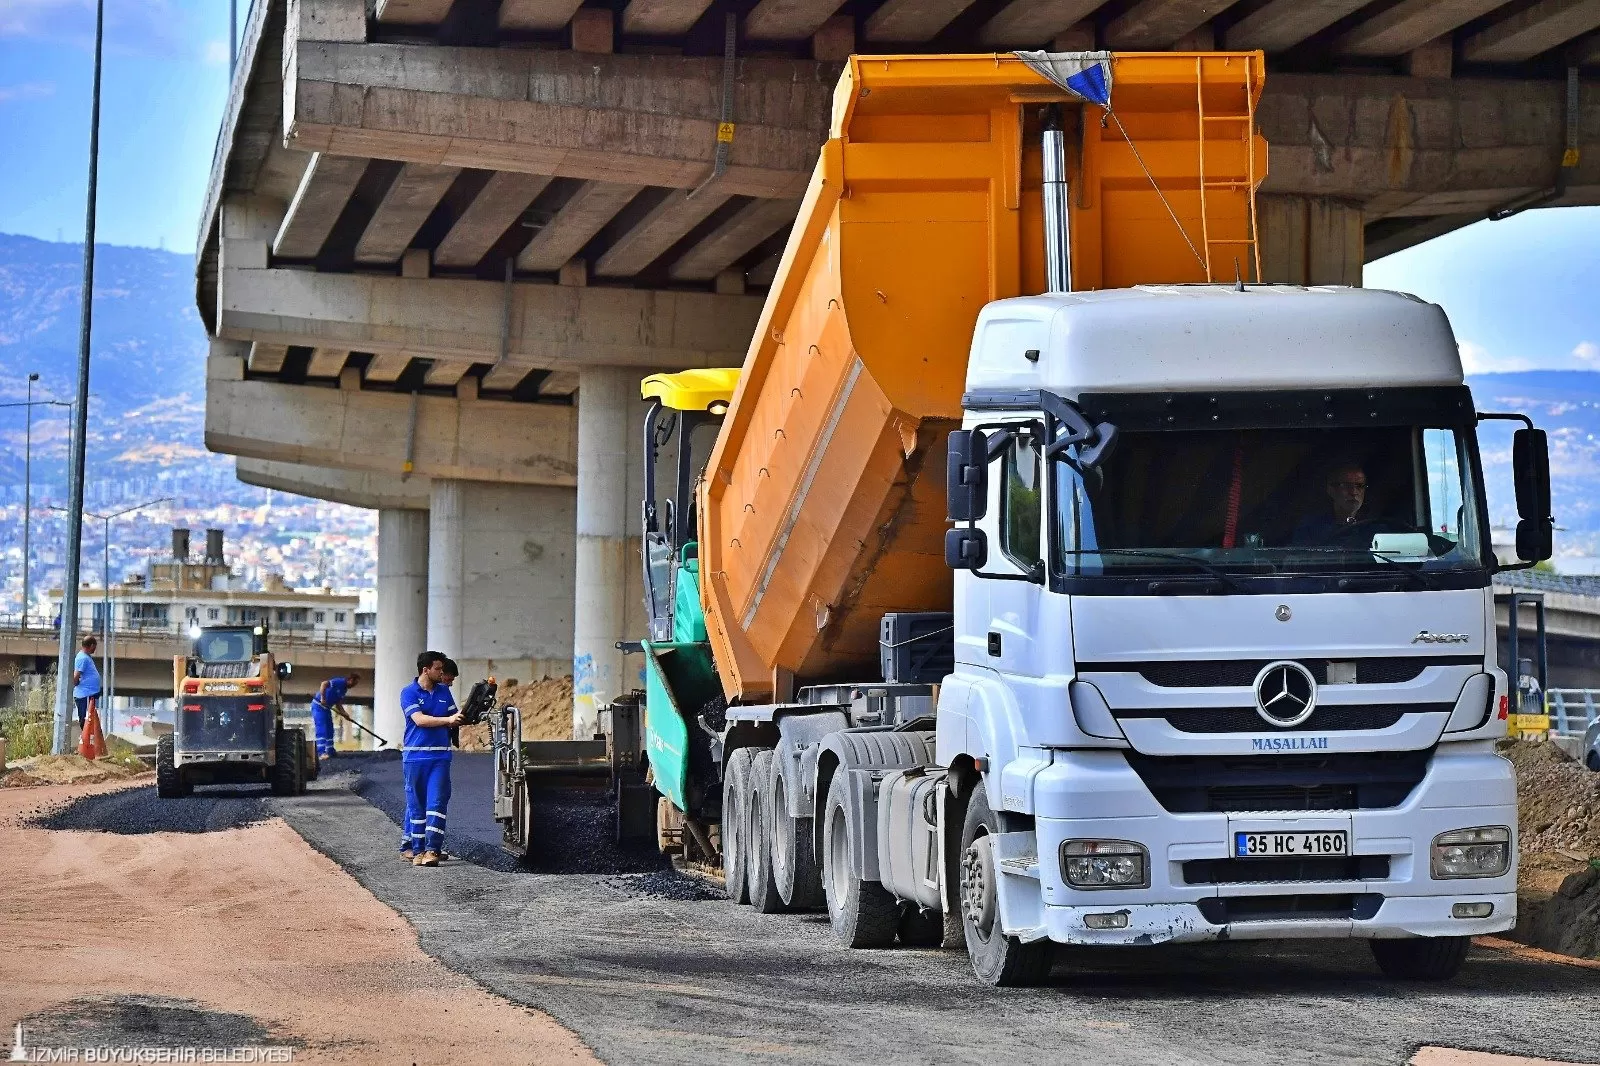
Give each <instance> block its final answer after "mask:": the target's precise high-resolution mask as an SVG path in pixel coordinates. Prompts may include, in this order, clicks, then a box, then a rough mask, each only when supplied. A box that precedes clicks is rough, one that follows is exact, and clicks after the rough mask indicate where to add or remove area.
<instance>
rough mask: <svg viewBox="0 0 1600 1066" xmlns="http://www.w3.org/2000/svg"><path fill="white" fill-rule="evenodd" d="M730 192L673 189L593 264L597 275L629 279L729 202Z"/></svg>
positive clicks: (717, 188) (718, 188)
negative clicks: (689, 192)
mask: <svg viewBox="0 0 1600 1066" xmlns="http://www.w3.org/2000/svg"><path fill="white" fill-rule="evenodd" d="M731 195H732V194H731V193H729V192H727V191H723V190H722V187H721V186H720V185H719V186H718V187H716V188H708V189H702V190H701V191H700V192H699V193H697V194H695V195H694V196H690V195H689V194H688V193H682V192H676V191H674V192H672V193H671V194H669V195H668V196H667V198H666V199H665V200H662V201H661V203H659V204H657V205H656V207H655V208H654V209H653V210H652V211H650V213H649V214H647V215H645V216H644V218H642V219H640V220H639V222H638V224H637V225H635V226H634V227H633V228H632V229H630V230H629V231H628V232H627V233H624V234H623V235H622V236H621V237H619V238H618V239H617V242H616V243H615V244H613V245H612V246H611V247H610V248H607V249H606V251H605V254H603V255H601V256H600V259H599V261H598V262H596V263H595V265H594V272H595V274H597V275H599V276H600V277H603V278H626V277H632V276H633V275H634V274H637V273H639V271H641V270H643V269H644V268H645V267H647V266H649V265H650V264H651V263H653V262H655V261H656V260H657V259H659V258H660V257H661V256H662V255H663V254H665V253H666V251H667V249H668V248H671V247H672V246H673V245H674V244H676V243H678V241H680V240H682V239H683V238H684V237H685V236H687V235H688V233H689V231H690V230H692V229H694V228H695V227H696V226H698V225H699V224H700V223H702V222H704V221H705V220H706V219H707V218H708V217H710V215H711V212H713V211H715V210H716V209H717V208H719V207H721V206H722V205H723V204H725V203H727V202H728V199H729V197H730V196H731Z"/></svg>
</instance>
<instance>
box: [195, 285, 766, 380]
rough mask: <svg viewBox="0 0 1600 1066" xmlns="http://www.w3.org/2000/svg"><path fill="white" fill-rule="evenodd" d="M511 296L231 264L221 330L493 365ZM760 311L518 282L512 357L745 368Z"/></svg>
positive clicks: (483, 289)
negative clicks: (241, 267)
mask: <svg viewBox="0 0 1600 1066" xmlns="http://www.w3.org/2000/svg"><path fill="white" fill-rule="evenodd" d="M504 300H505V284H504V282H500V281H478V280H473V279H465V278H397V277H388V276H378V275H371V274H332V273H327V274H314V273H311V272H309V271H304V270H225V271H223V276H222V289H221V299H220V304H221V308H220V313H219V323H218V330H219V333H220V335H221V336H223V337H225V338H227V339H230V340H237V341H255V342H263V343H268V344H286V345H294V344H298V345H311V346H319V345H320V346H322V347H329V348H332V347H339V346H341V345H342V346H343V347H344V349H345V350H346V351H358V352H371V353H374V354H375V355H383V354H393V355H411V356H419V357H423V358H433V359H452V360H463V361H466V362H469V363H494V362H497V361H500V331H501V320H502V315H503V301H504ZM760 313H761V298H760V297H758V296H719V295H716V294H713V293H705V292H667V291H651V290H646V289H624V288H609V287H593V288H578V287H572V286H564V285H539V284H528V283H523V282H519V283H517V284H515V285H513V287H512V298H511V328H510V332H509V335H508V338H507V351H506V358H505V360H504V361H505V362H507V363H510V364H512V365H515V366H520V367H524V368H549V367H561V366H565V367H566V368H569V369H573V368H577V367H580V366H617V365H630V366H643V367H649V368H654V369H666V370H682V369H684V368H686V367H695V366H737V365H739V364H740V363H741V362H743V360H744V354H745V349H746V347H747V346H748V344H749V341H750V333H751V331H752V330H753V329H754V328H755V324H756V318H757V317H758V316H759V315H760Z"/></svg>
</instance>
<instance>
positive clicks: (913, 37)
mask: <svg viewBox="0 0 1600 1066" xmlns="http://www.w3.org/2000/svg"><path fill="white" fill-rule="evenodd" d="M972 3H973V0H886V2H885V3H884V4H883V6H882V7H880V8H878V10H876V11H874V12H873V13H872V15H871V16H870V17H869V18H868V19H867V26H866V33H865V36H866V39H867V40H869V41H918V42H921V41H931V40H933V39H934V38H935V37H937V36H938V35H939V31H940V30H942V29H944V28H945V27H946V26H948V25H950V23H951V22H952V21H954V20H955V17H956V16H957V15H959V14H961V13H962V12H963V11H965V10H966V9H967V8H969V7H971V6H972Z"/></svg>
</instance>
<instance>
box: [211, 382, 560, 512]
mask: <svg viewBox="0 0 1600 1066" xmlns="http://www.w3.org/2000/svg"><path fill="white" fill-rule="evenodd" d="M233 358H235V357H232V356H212V357H211V361H212V362H215V361H217V360H226V359H233ZM412 402H413V398H412V396H410V395H407V394H403V393H396V392H363V391H356V390H350V389H316V388H307V387H305V386H304V385H280V384H278V383H276V382H270V381H234V380H226V379H223V378H218V377H213V378H211V379H210V380H209V381H208V382H207V388H206V448H207V449H209V450H210V451H213V452H221V453H223V454H225V455H234V456H239V457H241V458H247V459H272V460H277V461H279V462H286V463H298V464H301V465H304V466H321V467H334V468H338V469H342V470H355V471H369V472H372V473H377V474H386V475H389V476H393V477H398V476H399V475H400V474H401V473H403V472H404V464H405V460H406V441H407V438H408V436H412V435H411V434H408V432H407V427H408V426H409V425H410V423H411V412H412V406H411V405H412ZM415 402H416V431H415V434H414V437H413V447H412V455H413V462H414V464H415V466H414V470H413V474H414V475H415V476H417V477H426V478H471V479H473V480H477V481H500V482H510V483H516V484H525V485H558V486H567V487H570V486H573V485H575V484H576V483H577V481H576V473H577V465H576V464H577V451H576V448H577V422H576V420H575V418H574V414H573V411H572V409H571V408H570V407H564V406H560V405H556V404H535V403H506V402H501V401H497V400H471V401H464V400H458V399H453V398H446V397H440V396H418V397H416V399H415ZM486 425H493V426H494V427H495V432H493V433H486V432H484V427H485V426H486Z"/></svg>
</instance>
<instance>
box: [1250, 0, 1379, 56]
mask: <svg viewBox="0 0 1600 1066" xmlns="http://www.w3.org/2000/svg"><path fill="white" fill-rule="evenodd" d="M1368 2H1369V0H1272V2H1271V3H1269V4H1267V5H1266V6H1265V7H1261V8H1257V9H1256V10H1254V11H1252V12H1250V14H1248V15H1246V16H1245V17H1244V18H1242V19H1240V20H1239V21H1238V22H1235V23H1234V24H1233V25H1232V26H1230V27H1229V28H1228V31H1227V33H1225V34H1224V35H1223V42H1224V44H1225V45H1226V46H1227V48H1228V49H1229V50H1230V51H1240V52H1244V51H1249V50H1251V49H1255V48H1259V49H1261V50H1263V51H1266V52H1281V51H1283V50H1284V49H1286V48H1293V47H1294V46H1295V45H1297V44H1299V43H1300V42H1301V41H1303V40H1305V39H1306V38H1307V37H1310V36H1311V35H1312V34H1314V33H1316V32H1318V31H1319V30H1324V29H1326V28H1327V27H1329V26H1331V25H1333V24H1334V23H1335V22H1338V21H1339V20H1340V19H1342V18H1344V17H1345V16H1346V15H1349V14H1351V13H1353V12H1355V11H1358V10H1360V9H1361V8H1363V7H1365V6H1366V5H1367V3H1368Z"/></svg>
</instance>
